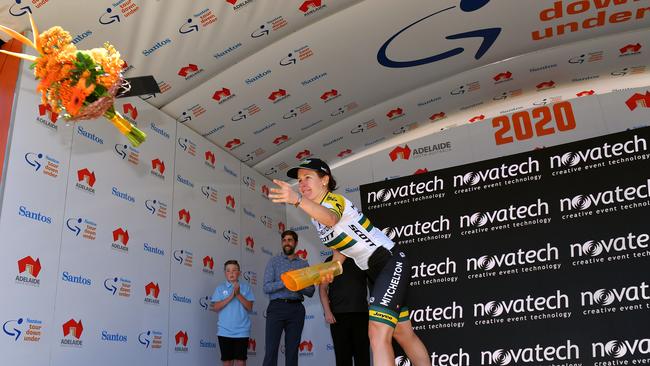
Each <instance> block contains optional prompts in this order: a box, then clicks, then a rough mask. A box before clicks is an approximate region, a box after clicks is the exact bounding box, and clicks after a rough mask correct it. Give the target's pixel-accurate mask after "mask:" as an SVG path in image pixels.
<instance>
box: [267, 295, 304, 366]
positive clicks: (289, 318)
mask: <svg viewBox="0 0 650 366" xmlns="http://www.w3.org/2000/svg"><path fill="white" fill-rule="evenodd" d="M304 325H305V307H304V306H303V305H302V302H301V301H299V300H293V301H292V302H286V301H285V300H271V302H269V306H268V308H267V309H266V345H265V352H264V362H263V366H276V365H277V364H278V348H279V346H280V338H281V337H282V332H283V331H284V345H285V347H284V348H285V351H284V357H285V360H286V362H285V365H286V366H298V346H299V344H300V337H301V335H302V328H303V326H304Z"/></svg>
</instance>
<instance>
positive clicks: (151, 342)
mask: <svg viewBox="0 0 650 366" xmlns="http://www.w3.org/2000/svg"><path fill="white" fill-rule="evenodd" d="M162 336H163V334H162V332H159V331H156V330H147V331H145V332H142V333H140V334H138V342H139V343H140V344H141V345H143V346H144V348H146V349H158V348H162Z"/></svg>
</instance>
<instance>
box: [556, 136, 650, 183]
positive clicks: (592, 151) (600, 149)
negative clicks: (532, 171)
mask: <svg viewBox="0 0 650 366" xmlns="http://www.w3.org/2000/svg"><path fill="white" fill-rule="evenodd" d="M647 150H648V143H647V141H646V139H644V138H642V137H639V136H637V135H634V137H633V138H631V139H629V140H627V141H625V142H617V143H615V144H610V143H608V142H605V143H604V144H602V145H600V146H596V147H590V148H588V149H585V150H581V151H569V152H566V153H564V154H562V155H554V156H551V157H550V161H551V169H562V168H565V169H566V168H573V169H569V170H568V171H567V173H570V172H574V171H581V170H582V168H583V167H578V165H586V164H592V165H591V166H590V168H594V167H601V166H605V164H604V162H601V161H602V160H609V159H614V158H618V157H622V156H625V155H634V154H639V153H641V152H645V151H647ZM648 158H650V154H643V155H642V156H635V157H627V156H626V157H624V158H622V159H618V160H616V161H612V162H610V165H613V164H620V163H624V162H630V161H635V160H639V159H648ZM585 168H586V167H585ZM553 175H557V172H554V173H553Z"/></svg>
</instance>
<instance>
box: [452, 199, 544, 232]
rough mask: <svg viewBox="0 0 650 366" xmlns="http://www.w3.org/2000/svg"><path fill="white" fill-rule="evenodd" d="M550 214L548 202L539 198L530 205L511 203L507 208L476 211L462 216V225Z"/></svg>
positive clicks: (500, 221)
mask: <svg viewBox="0 0 650 366" xmlns="http://www.w3.org/2000/svg"><path fill="white" fill-rule="evenodd" d="M548 214H549V206H548V203H546V202H543V201H542V200H541V199H539V198H538V199H537V202H536V203H533V204H530V205H528V206H526V205H523V206H519V207H515V206H513V205H510V206H509V207H507V208H500V209H496V210H494V211H489V212H476V213H474V214H472V215H462V216H461V217H460V227H461V228H466V227H481V226H484V225H486V224H488V223H489V224H494V223H504V222H507V221H514V220H523V219H527V218H530V217H537V216H543V215H548Z"/></svg>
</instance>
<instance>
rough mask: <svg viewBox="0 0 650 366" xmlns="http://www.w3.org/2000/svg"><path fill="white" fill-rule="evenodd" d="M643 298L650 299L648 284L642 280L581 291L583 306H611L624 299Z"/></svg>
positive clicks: (637, 299) (638, 299) (632, 300)
mask: <svg viewBox="0 0 650 366" xmlns="http://www.w3.org/2000/svg"><path fill="white" fill-rule="evenodd" d="M641 300H650V292H648V285H647V284H646V283H645V282H641V284H639V285H634V286H629V287H621V288H612V289H604V288H601V289H599V290H596V291H584V292H581V293H580V301H581V302H582V306H609V305H612V304H614V303H615V302H616V303H622V302H624V301H628V302H634V301H641Z"/></svg>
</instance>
